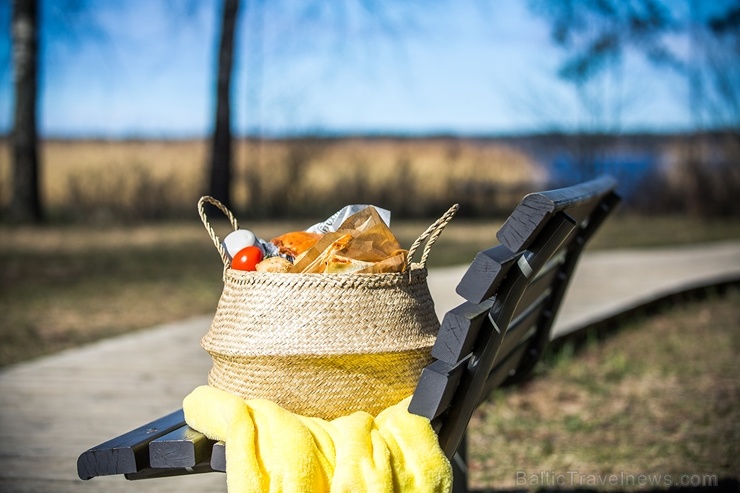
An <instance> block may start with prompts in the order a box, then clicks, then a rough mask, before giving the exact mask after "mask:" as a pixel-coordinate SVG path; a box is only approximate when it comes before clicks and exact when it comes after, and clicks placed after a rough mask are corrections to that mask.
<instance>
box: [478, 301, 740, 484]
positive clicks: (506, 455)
mask: <svg viewBox="0 0 740 493" xmlns="http://www.w3.org/2000/svg"><path fill="white" fill-rule="evenodd" d="M738 323H740V291H738V290H734V291H730V292H729V293H728V294H727V295H726V297H724V298H714V299H710V300H709V301H705V302H701V303H690V304H687V305H684V306H676V307H675V308H674V309H672V310H671V311H670V312H668V313H663V314H661V315H658V316H654V317H653V318H650V319H646V320H642V321H639V322H637V323H635V324H634V325H633V326H631V327H629V328H628V329H626V330H623V331H622V332H620V333H617V334H615V335H613V336H612V337H611V338H610V339H608V340H606V341H601V342H599V343H594V344H592V345H591V346H590V347H588V348H587V349H586V350H584V351H583V352H581V353H577V354H575V355H573V354H572V353H570V354H568V353H567V352H565V353H561V354H560V356H559V357H558V358H555V359H553V360H552V361H551V363H550V364H549V365H543V370H542V372H541V374H540V375H539V377H538V378H535V379H533V380H532V381H530V382H529V383H527V384H526V385H524V386H521V387H515V388H511V389H508V390H507V391H499V392H498V393H497V394H496V395H495V396H494V397H493V398H492V399H491V400H489V401H488V402H487V403H485V404H484V405H482V406H481V407H480V408H479V411H478V412H477V413H476V415H475V416H474V419H473V420H472V421H471V456H472V465H471V471H472V475H473V478H475V482H476V483H477V484H481V483H483V484H486V485H488V486H495V487H496V488H504V489H512V488H514V487H516V488H517V489H522V490H530V491H535V490H538V489H540V488H555V487H559V488H565V489H567V490H576V489H579V488H587V489H593V490H635V489H643V490H644V489H657V490H664V489H668V486H671V484H668V483H667V481H668V480H670V481H672V482H673V484H672V486H681V484H679V483H680V482H681V481H682V477H683V476H684V475H687V476H689V478H687V479H689V480H691V481H694V480H697V481H698V480H699V478H701V477H704V478H708V477H709V476H712V477H713V478H714V479H715V481H716V480H719V479H722V478H732V479H734V480H735V481H737V480H738V479H740V474H739V471H740V380H738V378H737V377H738V375H740V360H738V358H737V353H738V351H739V350H740V332H738ZM518 471H521V472H524V473H526V474H525V476H523V477H522V476H521V473H520V481H519V482H517V472H518ZM571 472H572V474H571ZM612 475H614V476H615V477H616V480H615V481H616V484H613V485H612V484H608V483H607V484H600V482H596V483H595V484H591V483H588V482H587V481H591V480H597V481H600V480H601V479H604V478H607V479H606V480H609V478H611V477H612ZM640 475H648V476H650V477H651V478H653V479H654V478H656V477H660V478H662V479H661V480H660V481H659V482H658V483H657V484H656V485H653V487H652V488H650V485H649V484H642V485H641V484H638V479H639V478H640ZM695 475H696V476H695ZM523 478H524V479H527V478H528V479H529V480H534V481H539V484H536V483H535V482H533V481H524V480H523ZM557 478H560V479H562V480H563V481H564V482H563V483H556V482H554V481H556V480H557ZM548 481H549V483H548ZM692 486H698V485H697V484H693V485H692Z"/></svg>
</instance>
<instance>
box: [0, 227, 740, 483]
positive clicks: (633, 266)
mask: <svg viewBox="0 0 740 493" xmlns="http://www.w3.org/2000/svg"><path fill="white" fill-rule="evenodd" d="M464 270H465V267H452V268H445V269H437V270H434V271H432V272H431V274H430V286H431V289H432V294H433V296H434V299H435V303H436V305H437V311H438V313H440V314H442V313H444V312H445V311H447V310H448V309H450V308H452V307H454V306H456V305H457V304H459V303H460V301H461V298H459V297H458V296H457V295H456V294H455V293H454V287H455V285H456V284H457V282H458V281H459V279H460V277H461V276H462V272H463V271H464ZM728 276H730V277H734V278H735V279H740V241H736V242H726V243H718V244H713V245H701V246H689V247H682V248H676V249H669V250H663V249H661V250H624V251H609V252H587V253H586V254H585V255H584V257H583V258H582V260H581V263H580V265H579V267H578V269H577V270H576V277H575V279H574V280H573V284H572V286H571V288H570V290H569V292H568V294H567V296H566V300H565V305H564V306H563V309H562V311H561V313H560V315H559V317H558V320H557V322H556V326H555V330H556V332H557V333H558V334H563V333H566V332H568V331H572V330H576V329H578V328H580V327H581V326H583V325H584V324H588V323H591V322H593V321H596V320H599V319H600V318H603V317H606V316H611V315H613V314H615V313H619V312H620V311H623V310H626V309H630V308H633V307H634V306H637V305H640V304H642V303H645V302H649V301H652V300H653V299H655V298H658V297H660V296H661V295H662V294H665V293H667V292H673V291H676V290H681V289H683V288H684V287H693V286H695V285H701V284H705V285H711V284H712V283H713V282H715V281H716V280H719V279H726V278H728ZM143 302H146V300H144V301H143ZM210 319H211V317H210V316H204V317H198V318H194V319H190V320H185V321H182V322H178V323H173V324H169V325H165V326H161V327H156V328H152V329H149V330H146V331H141V332H138V333H133V334H127V335H124V336H121V337H116V338H113V339H107V340H104V341H101V342H98V343H95V344H91V345H88V346H85V347H82V348H77V349H72V350H68V351H64V352H61V353H59V354H56V355H52V356H48V357H45V358H41V359H38V360H36V361H32V362H28V363H23V364H19V365H15V366H12V367H9V368H6V369H5V370H2V371H0V456H1V457H2V461H3V464H4V467H3V468H2V469H1V470H0V493H2V492H19V493H23V492H61V493H66V492H93V491H94V492H106V493H108V492H111V493H116V492H164V493H166V492H170V491H172V492H175V491H178V492H179V491H194V490H195V489H196V485H197V488H198V491H204V492H218V491H226V485H225V479H224V476H223V475H221V474H205V475H200V476H191V477H186V478H183V477H179V478H167V479H157V480H150V481H143V482H129V481H126V480H124V479H123V478H122V477H103V478H95V479H93V480H91V481H81V480H79V479H77V474H76V460H77V456H78V455H79V454H80V453H81V452H82V451H84V450H85V449H87V448H89V447H91V446H93V445H96V444H98V443H100V442H102V441H105V440H107V439H109V438H111V437H113V436H115V435H118V434H120V433H122V432H125V431H128V430H129V429H132V428H135V427H137V426H140V425H141V424H144V423H145V422H147V421H150V420H152V419H154V418H157V417H159V416H161V415H163V414H165V413H169V412H171V411H173V410H174V409H177V408H179V407H180V406H181V401H182V398H183V397H184V396H185V395H187V394H188V392H190V390H192V389H193V388H194V387H195V386H197V385H200V384H202V383H205V380H206V373H207V372H208V369H209V368H210V358H209V356H208V355H207V354H206V353H205V352H204V351H203V350H202V349H201V348H200V345H199V340H200V338H201V337H202V335H203V334H204V333H205V331H206V330H207V327H208V325H209V323H210Z"/></svg>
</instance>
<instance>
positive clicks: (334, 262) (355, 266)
mask: <svg viewBox="0 0 740 493" xmlns="http://www.w3.org/2000/svg"><path fill="white" fill-rule="evenodd" d="M373 265H375V264H374V263H373V262H364V261H362V260H357V259H353V258H349V257H343V256H341V255H332V256H331V258H329V260H328V261H327V262H326V271H325V272H326V273H327V274H349V273H350V272H358V271H361V270H363V269H367V268H370V267H372V266H373Z"/></svg>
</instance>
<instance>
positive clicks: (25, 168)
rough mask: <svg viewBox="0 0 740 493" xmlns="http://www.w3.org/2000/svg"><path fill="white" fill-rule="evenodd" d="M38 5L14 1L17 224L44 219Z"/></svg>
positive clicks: (12, 208) (14, 195)
mask: <svg viewBox="0 0 740 493" xmlns="http://www.w3.org/2000/svg"><path fill="white" fill-rule="evenodd" d="M38 17H39V16H38V2H37V0H14V1H13V21H12V22H13V23H12V28H11V30H12V37H13V68H14V77H15V115H14V120H13V135H12V149H13V151H12V156H13V183H12V188H13V190H12V199H11V202H10V218H11V219H12V220H14V221H18V222H39V221H41V219H42V213H41V202H40V199H39V158H38V134H37V130H36V110H37V108H36V103H37V92H38Z"/></svg>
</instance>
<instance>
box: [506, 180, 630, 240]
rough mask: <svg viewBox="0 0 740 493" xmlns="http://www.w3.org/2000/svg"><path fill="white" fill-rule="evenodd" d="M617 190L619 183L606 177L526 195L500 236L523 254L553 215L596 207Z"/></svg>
mask: <svg viewBox="0 0 740 493" xmlns="http://www.w3.org/2000/svg"><path fill="white" fill-rule="evenodd" d="M615 187H616V181H615V180H614V179H613V178H612V177H608V176H606V177H602V178H597V179H596V180H592V181H589V182H585V183H581V184H578V185H574V186H572V187H568V188H561V189H558V190H550V191H546V192H538V193H531V194H529V195H526V196H525V197H524V198H523V199H522V201H521V202H520V203H519V205H518V206H517V207H516V208H515V209H514V211H513V212H512V213H511V215H510V216H509V217H508V218H507V219H506V222H504V224H503V226H501V229H499V231H498V232H497V233H496V237H497V238H498V240H499V241H500V242H501V244H502V245H504V246H505V247H506V248H508V249H509V250H511V251H512V252H520V251H522V250H524V249H525V248H527V247H529V245H530V244H531V243H532V241H534V239H535V238H536V237H537V235H538V234H539V232H540V231H541V229H542V227H543V226H544V225H545V223H546V222H547V221H546V219H548V218H549V217H550V216H552V215H553V214H555V213H556V212H559V211H562V210H565V209H566V208H569V207H570V208H571V209H570V210H569V212H572V211H575V210H577V209H579V207H578V206H579V205H581V204H585V203H592V204H594V206H595V205H596V204H597V203H598V202H599V200H600V199H601V197H603V196H605V195H606V194H608V193H609V192H611V190H612V189H614V188H615ZM582 214H583V212H582V211H581V213H579V214H578V215H577V216H574V217H575V218H576V219H577V220H578V221H579V222H580V220H581V219H582V217H581V216H582Z"/></svg>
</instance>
